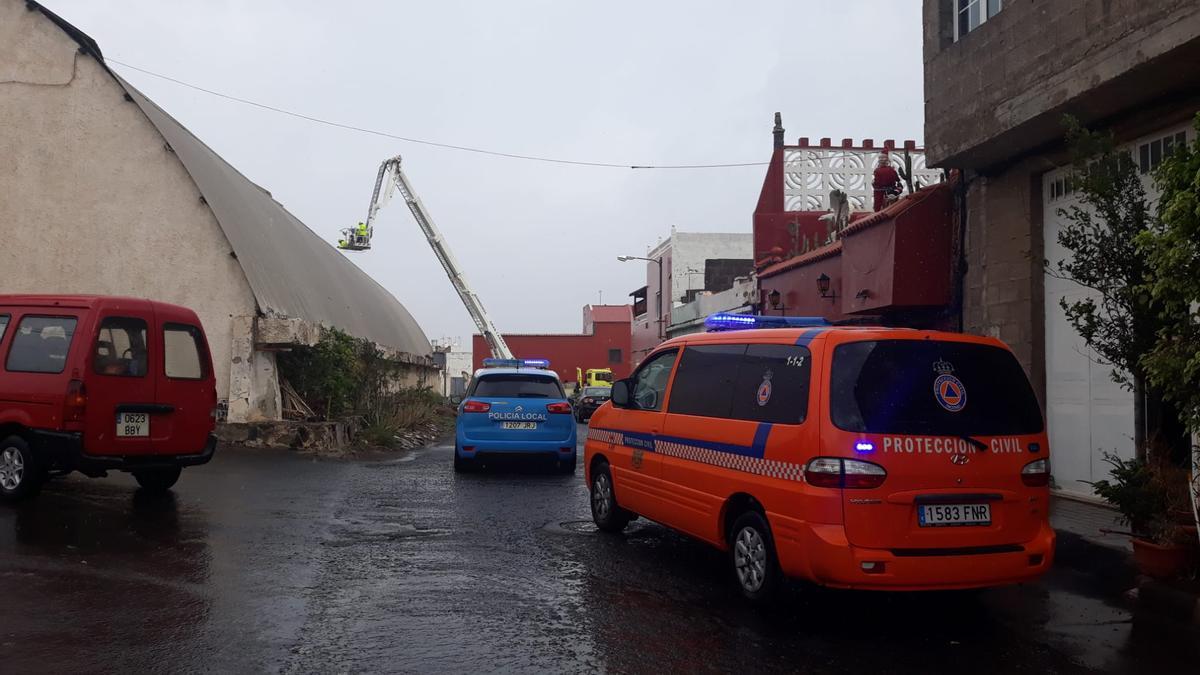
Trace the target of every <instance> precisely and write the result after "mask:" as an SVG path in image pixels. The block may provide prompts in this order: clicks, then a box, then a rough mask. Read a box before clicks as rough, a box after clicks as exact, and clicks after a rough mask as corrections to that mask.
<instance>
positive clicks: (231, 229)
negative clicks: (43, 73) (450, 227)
mask: <svg viewBox="0 0 1200 675" xmlns="http://www.w3.org/2000/svg"><path fill="white" fill-rule="evenodd" d="M33 6H35V7H37V8H38V9H39V10H41V11H42V12H43V13H44V14H46V16H47V17H48V18H49V19H50V20H52V21H54V22H55V23H56V24H57V25H58V26H59V27H60V28H62V29H63V30H64V31H65V32H66V33H67V34H68V35H70V36H71V37H72V38H73V39H75V41H76V42H78V43H79V44H80V46H81V47H82V48H83V50H84V51H86V52H89V53H90V54H91V55H92V56H93V57H94V58H96V60H97V61H99V62H100V63H101V64H104V57H103V55H102V54H101V53H100V48H99V46H98V45H97V44H96V42H95V40H93V39H92V38H91V37H89V36H88V35H87V34H85V33H83V32H82V31H80V30H79V29H78V28H75V27H74V26H72V25H71V24H69V23H67V22H66V21H65V20H63V19H62V18H61V17H59V16H57V15H55V14H54V13H53V12H50V11H49V10H47V9H46V8H44V7H42V6H40V5H37V4H36V3H33ZM106 69H107V66H106ZM109 73H110V74H111V75H112V76H113V78H114V79H115V80H116V81H117V83H118V84H119V85H120V86H121V87H122V88H124V90H125V91H126V93H128V95H129V97H130V99H131V100H132V101H133V102H134V103H135V104H136V105H137V106H138V107H139V108H141V110H142V112H143V113H145V115H146V117H147V118H149V120H150V122H151V124H153V125H154V126H155V128H157V129H158V131H159V133H160V134H162V136H163V138H165V139H166V141H167V144H168V145H170V147H171V149H172V150H174V152H175V154H176V156H178V157H179V160H180V161H181V162H182V163H183V166H184V168H185V169H186V170H187V172H188V173H189V174H190V175H191V177H192V180H194V181H195V183H196V186H197V188H199V190H200V194H201V195H203V197H204V201H205V202H206V203H207V204H208V207H209V209H211V210H212V212H213V215H215V216H216V219H217V222H218V223H219V224H220V226H221V230H222V231H223V232H224V233H225V237H226V238H227V239H228V240H229V243H230V245H231V246H232V247H233V252H234V254H235V255H236V257H237V260H238V263H239V264H240V265H241V267H242V270H243V272H245V274H246V279H247V281H248V282H249V283H250V288H251V290H252V291H253V293H254V299H255V302H256V303H257V305H258V310H259V311H260V312H261V313H262V314H263V315H265V316H268V317H286V318H294V319H304V320H308V321H312V322H315V323H320V324H322V325H325V326H330V327H334V328H338V329H341V330H343V331H345V332H347V333H349V334H351V335H354V336H355V337H359V338H366V339H368V340H371V341H372V342H375V343H377V344H379V345H380V346H383V347H388V348H391V349H394V350H396V351H399V352H402V353H407V354H411V355H414V356H426V355H428V354H430V353H431V352H432V351H433V350H432V349H431V348H430V345H429V339H428V338H427V337H426V336H425V332H424V331H422V330H421V327H420V326H419V325H418V324H417V322H416V320H415V319H413V317H412V315H411V314H409V313H408V310H407V309H405V308H404V305H402V304H400V302H399V301H398V300H397V299H396V298H395V297H394V296H393V295H392V294H391V293H389V292H388V291H387V290H386V289H385V288H384V287H383V286H380V285H379V283H378V282H376V281H375V280H374V279H372V278H371V277H370V276H369V275H367V273H366V272H363V271H362V270H361V269H359V268H358V266H357V265H355V264H354V263H352V262H350V261H349V260H347V259H346V258H345V257H344V256H343V255H342V254H341V253H339V252H338V251H337V249H335V248H334V247H333V246H331V245H329V244H328V243H326V242H325V241H324V240H323V239H321V237H320V236H318V235H317V234H316V233H315V232H313V231H312V230H310V229H309V228H308V226H307V225H305V224H304V223H303V222H301V221H300V219H298V218H296V217H295V216H293V215H292V214H291V213H289V212H288V210H287V209H285V208H284V207H283V205H282V204H280V203H279V202H277V201H275V199H274V198H273V197H271V193H269V192H267V191H266V190H264V189H263V188H261V187H259V186H258V185H256V184H255V183H254V182H252V181H251V180H250V179H249V178H246V177H245V176H244V175H242V174H241V173H240V172H239V171H238V170H237V169H235V168H233V166H232V165H230V164H229V163H228V162H226V161H225V160H224V159H222V158H221V156H220V155H218V154H217V153H216V152H214V151H213V150H212V148H210V147H208V146H207V145H205V144H204V142H202V141H201V140H200V139H199V138H197V137H196V136H195V135H194V134H192V132H190V131H188V130H187V128H186V127H184V126H183V125H182V124H180V123H179V122H178V121H177V120H176V119H175V118H173V117H171V116H170V115H169V114H167V112H166V111H164V110H163V109H162V108H160V107H159V106H158V105H157V104H155V103H154V102H153V101H151V100H150V99H149V98H147V97H146V96H145V95H143V94H142V92H140V91H138V90H137V88H135V87H134V86H133V85H131V84H129V83H128V82H126V81H125V80H124V79H122V78H121V76H119V75H117V74H116V73H113V72H112V71H111V70H109Z"/></svg>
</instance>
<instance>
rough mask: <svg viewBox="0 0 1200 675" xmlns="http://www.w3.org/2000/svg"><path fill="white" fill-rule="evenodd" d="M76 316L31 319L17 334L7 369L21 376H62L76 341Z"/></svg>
mask: <svg viewBox="0 0 1200 675" xmlns="http://www.w3.org/2000/svg"><path fill="white" fill-rule="evenodd" d="M75 324H76V319H75V317H73V316H27V317H25V318H23V319H21V323H20V325H18V326H17V330H16V332H15V333H14V334H13V340H12V347H10V348H9V350H8V362H7V363H6V364H5V368H7V369H8V370H9V371H12V372H18V373H61V372H62V371H63V369H64V368H66V367H67V352H69V351H70V350H71V339H72V338H74V337H75Z"/></svg>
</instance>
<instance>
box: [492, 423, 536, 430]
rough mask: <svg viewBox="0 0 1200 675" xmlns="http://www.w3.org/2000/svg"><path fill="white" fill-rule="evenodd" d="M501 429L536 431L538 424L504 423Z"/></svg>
mask: <svg viewBox="0 0 1200 675" xmlns="http://www.w3.org/2000/svg"><path fill="white" fill-rule="evenodd" d="M500 428H501V429H536V428H537V422H503V423H501V425H500Z"/></svg>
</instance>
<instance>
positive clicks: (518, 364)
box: [483, 358, 550, 368]
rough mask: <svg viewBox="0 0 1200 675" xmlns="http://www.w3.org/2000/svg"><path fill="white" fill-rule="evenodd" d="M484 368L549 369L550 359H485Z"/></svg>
mask: <svg viewBox="0 0 1200 675" xmlns="http://www.w3.org/2000/svg"><path fill="white" fill-rule="evenodd" d="M483 367H484V368H549V367H550V361H549V360H548V359H491V358H489V359H484V360H483Z"/></svg>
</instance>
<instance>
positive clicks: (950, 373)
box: [933, 359, 967, 412]
mask: <svg viewBox="0 0 1200 675" xmlns="http://www.w3.org/2000/svg"><path fill="white" fill-rule="evenodd" d="M933 372H935V373H937V374H938V376H937V377H936V378H934V380H933V397H934V398H935V399H937V402H938V405H940V406H942V407H943V408H945V409H946V410H949V411H950V412H958V411H960V410H962V409H963V408H965V407H966V405H967V388H966V387H964V386H963V383H962V380H960V379H958V378H957V377H955V376H954V365H953V364H952V363H950V362H949V361H945V360H943V359H938V360H937V361H934V363H933Z"/></svg>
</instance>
